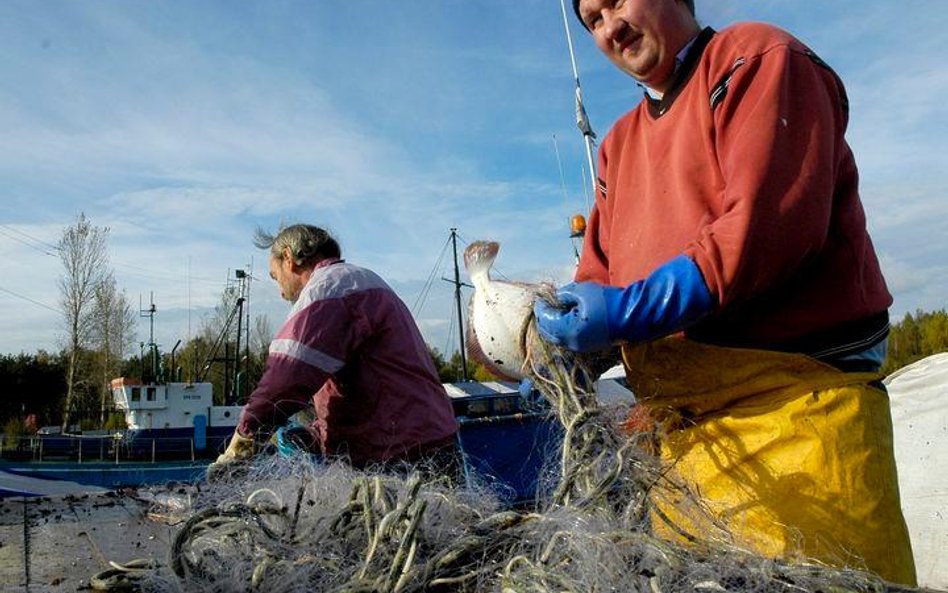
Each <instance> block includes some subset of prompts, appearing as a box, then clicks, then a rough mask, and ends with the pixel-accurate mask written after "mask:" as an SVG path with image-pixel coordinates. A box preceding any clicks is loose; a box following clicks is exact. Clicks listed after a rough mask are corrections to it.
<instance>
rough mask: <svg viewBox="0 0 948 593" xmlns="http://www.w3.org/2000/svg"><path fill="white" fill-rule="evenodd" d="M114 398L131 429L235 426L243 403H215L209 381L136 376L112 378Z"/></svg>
mask: <svg viewBox="0 0 948 593" xmlns="http://www.w3.org/2000/svg"><path fill="white" fill-rule="evenodd" d="M111 388H112V400H113V402H114V403H115V407H116V408H118V409H120V410H124V412H125V422H126V424H127V426H128V428H129V429H132V430H160V429H171V428H193V427H196V426H201V425H203V426H206V427H212V426H213V427H222V426H227V427H234V426H236V425H237V419H238V417H239V416H240V409H241V406H215V405H214V397H213V392H212V386H211V384H210V383H160V384H154V383H148V384H142V383H141V382H140V381H138V380H137V379H130V378H127V377H119V378H118V379H113V380H112V384H111Z"/></svg>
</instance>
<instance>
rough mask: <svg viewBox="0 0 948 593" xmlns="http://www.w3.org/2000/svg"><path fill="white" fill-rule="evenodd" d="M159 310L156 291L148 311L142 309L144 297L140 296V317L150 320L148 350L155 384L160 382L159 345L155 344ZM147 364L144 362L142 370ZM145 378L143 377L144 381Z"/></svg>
mask: <svg viewBox="0 0 948 593" xmlns="http://www.w3.org/2000/svg"><path fill="white" fill-rule="evenodd" d="M157 310H158V308H157V307H155V291H151V304H150V305H149V306H148V308H147V309H142V295H141V294H139V295H138V316H139V317H147V318H148V350H149V354H151V380H152V381H153V382H155V383H157V382H158V378H159V377H158V345H157V344H155V312H156V311H157ZM144 366H145V364H144V361H142V368H144ZM144 379H145V377H142V380H144Z"/></svg>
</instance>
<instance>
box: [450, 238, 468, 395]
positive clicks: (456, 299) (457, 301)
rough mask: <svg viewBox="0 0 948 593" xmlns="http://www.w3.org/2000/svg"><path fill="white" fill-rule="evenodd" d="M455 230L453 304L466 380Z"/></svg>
mask: <svg viewBox="0 0 948 593" xmlns="http://www.w3.org/2000/svg"><path fill="white" fill-rule="evenodd" d="M457 231H458V230H457V229H456V228H452V229H451V246H452V248H453V251H454V303H455V305H456V306H457V311H458V338H459V339H460V346H461V348H460V352H461V378H462V380H464V381H465V382H466V381H467V380H468V379H467V357H466V356H465V353H464V318H463V317H462V315H461V273H460V271H459V270H458V233H457Z"/></svg>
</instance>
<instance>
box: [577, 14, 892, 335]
mask: <svg viewBox="0 0 948 593" xmlns="http://www.w3.org/2000/svg"><path fill="white" fill-rule="evenodd" d="M847 121H848V101H847V97H846V93H845V89H844V88H843V85H842V83H841V81H840V80H839V78H838V77H837V76H836V74H835V73H834V72H833V71H832V70H830V69H829V67H828V66H826V64H824V63H823V62H822V61H821V60H820V59H819V58H818V57H816V56H815V55H814V54H813V52H811V51H810V50H809V49H808V48H806V47H805V46H804V45H803V44H802V43H800V42H799V41H798V40H796V39H794V38H793V37H791V36H790V35H789V34H787V33H785V32H784V31H781V30H780V29H777V28H775V27H772V26H769V25H763V24H741V25H735V26H732V27H729V28H727V29H725V30H723V31H721V32H720V33H715V32H714V31H713V30H711V29H705V30H704V31H703V32H702V33H701V34H700V35H699V37H698V39H697V40H696V42H695V43H694V45H693V47H692V48H691V50H690V51H689V54H688V56H687V57H686V58H685V60H684V62H683V64H682V65H681V67H680V68H679V70H678V72H677V73H676V81H675V82H674V83H673V85H672V88H671V89H670V90H669V92H668V93H666V94H665V96H664V97H663V99H662V100H661V101H655V100H651V99H648V98H647V99H646V100H644V101H643V102H642V103H641V104H639V105H638V106H637V107H636V108H635V109H633V110H632V111H630V112H629V113H627V114H626V115H624V116H623V117H622V118H621V119H620V120H619V121H618V122H617V123H616V124H615V126H614V127H613V128H612V130H611V131H610V132H609V134H608V136H607V137H606V138H605V140H604V141H603V143H602V147H601V149H600V155H599V176H600V180H599V187H598V188H597V195H596V204H595V206H594V208H593V211H592V213H591V215H590V220H589V227H588V230H587V235H586V240H585V245H584V249H583V255H582V258H581V262H580V266H579V269H578V271H577V273H576V279H577V280H591V281H596V282H600V283H603V284H609V285H614V286H626V285H628V284H630V283H632V282H635V281H637V280H640V279H642V278H644V277H645V276H647V275H648V274H649V273H651V272H652V271H653V270H654V269H655V268H657V267H658V266H660V265H661V264H663V263H665V262H667V261H668V260H670V259H672V258H674V257H675V256H677V255H680V254H685V255H687V256H688V257H690V258H691V259H692V260H694V262H695V263H696V264H697V266H698V268H699V269H700V270H701V273H702V275H703V276H704V279H705V282H706V283H707V286H708V288H709V290H710V292H711V295H712V296H713V298H714V300H715V301H716V302H717V303H718V305H719V306H718V309H717V311H716V312H715V314H713V315H712V316H710V317H707V318H705V320H703V321H702V322H700V323H699V324H697V325H695V326H693V327H691V328H688V329H687V330H686V332H685V333H686V335H687V336H688V337H691V338H693V339H696V340H699V341H704V342H709V343H716V344H722V345H730V346H738V347H756V348H775V349H782V350H793V351H801V352H806V353H809V354H819V353H825V352H828V351H831V350H832V351H839V352H844V351H846V350H847V349H848V350H859V349H862V348H865V347H866V346H869V345H871V344H873V343H877V342H878V341H879V340H881V339H882V338H883V337H884V336H885V334H886V331H887V328H888V314H887V309H888V306H889V305H890V304H891V302H892V297H891V296H890V295H889V292H888V290H887V289H886V285H885V281H884V279H883V277H882V273H881V270H880V268H879V263H878V260H877V258H876V255H875V251H874V250H873V247H872V243H871V241H870V239H869V235H868V233H867V232H866V220H865V214H864V212H863V208H862V204H861V202H860V199H859V192H858V174H857V171H856V164H855V160H854V158H853V154H852V151H851V150H850V148H849V145H848V144H847V143H846V140H845V138H844V133H845V130H846V125H847Z"/></svg>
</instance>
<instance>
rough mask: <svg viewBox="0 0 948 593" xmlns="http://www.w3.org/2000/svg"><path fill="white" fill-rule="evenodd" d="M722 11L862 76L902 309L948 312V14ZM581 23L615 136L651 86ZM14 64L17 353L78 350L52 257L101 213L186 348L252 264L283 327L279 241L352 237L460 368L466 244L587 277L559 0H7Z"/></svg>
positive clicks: (854, 96) (6, 98)
mask: <svg viewBox="0 0 948 593" xmlns="http://www.w3.org/2000/svg"><path fill="white" fill-rule="evenodd" d="M698 16H699V18H700V20H701V21H702V22H703V23H704V24H706V25H711V26H713V27H715V28H722V27H724V26H726V25H727V24H728V23H731V22H735V21H745V20H759V21H766V22H771V23H774V24H777V25H779V26H782V27H784V28H786V29H788V30H790V31H791V32H793V33H795V34H796V35H797V36H798V37H800V38H801V39H802V40H803V41H804V42H806V43H807V44H809V45H810V46H811V47H812V48H813V49H814V50H815V51H816V52H817V53H819V54H820V55H821V56H822V57H823V58H824V59H825V60H826V61H827V62H829V63H830V64H831V65H832V66H833V67H834V68H835V69H836V70H837V71H838V72H839V73H840V75H841V76H842V78H843V80H844V81H845V83H846V85H847V88H848V91H849V95H850V100H851V104H852V113H851V122H850V129H849V134H848V138H849V140H850V143H851V144H852V146H853V148H854V150H855V152H856V157H857V160H858V163H859V166H860V172H861V182H862V193H863V199H864V203H865V206H866V209H867V213H868V217H869V224H870V231H871V233H872V235H873V239H874V242H875V244H876V247H877V250H878V252H879V254H880V257H881V260H882V262H883V267H884V270H885V272H886V275H887V279H888V282H889V285H890V288H891V290H892V291H893V293H894V295H895V304H894V306H893V313H894V315H895V316H896V317H901V316H902V315H904V313H905V312H906V311H914V310H915V309H918V308H921V309H925V310H932V309H940V308H944V307H946V306H948V265H946V254H948V249H946V247H948V178H946V172H948V140H946V132H948V107H946V99H945V98H946V97H948V66H945V63H944V60H945V56H946V55H948V51H946V50H948V47H946V46H948V42H946V36H945V34H944V31H946V30H948V8H946V5H945V2H944V0H927V1H922V0H908V1H906V2H898V3H893V2H890V1H882V0H868V1H864V2H859V3H843V2H801V1H795V2H787V1H755V2H737V1H730V0H714V1H713V2H712V1H709V0H698ZM570 27H571V31H572V33H573V38H574V42H575V46H576V52H577V54H576V56H577V61H578V65H579V69H580V77H581V79H582V84H583V90H584V95H585V98H586V107H587V110H588V112H589V115H590V119H591V121H592V123H593V127H594V128H595V129H596V131H597V132H598V133H599V134H600V136H602V135H604V134H605V132H606V131H607V130H608V128H609V126H610V124H611V123H612V122H613V121H614V120H615V119H616V118H617V117H618V116H620V115H621V114H622V113H623V112H625V111H627V110H628V109H631V108H632V107H633V106H634V105H635V104H636V103H637V102H638V101H639V100H640V98H641V91H640V90H639V89H638V88H637V87H636V85H635V84H634V83H633V81H632V80H631V79H630V78H627V77H626V76H624V75H622V74H621V73H619V72H618V71H616V70H615V69H614V68H613V67H612V66H611V65H610V64H609V63H608V62H607V60H606V59H605V58H604V57H602V56H601V55H600V54H599V53H598V51H597V50H596V49H595V47H594V46H593V45H592V42H591V40H590V39H589V37H588V35H587V34H586V33H585V31H584V30H582V29H581V28H580V27H579V26H578V23H576V22H575V21H574V20H573V19H572V16H570ZM0 51H2V54H3V56H4V59H3V60H2V61H0V130H2V131H3V132H2V134H0V180H2V183H0V192H2V193H0V195H2V199H0V353H18V352H21V351H25V352H34V351H36V350H37V349H40V348H43V349H47V350H55V349H58V348H59V347H60V346H61V344H62V341H61V336H63V334H64V332H63V329H62V323H61V321H60V315H59V314H58V313H57V309H58V304H57V303H58V299H59V295H58V288H57V280H58V278H59V276H60V275H61V273H62V267H61V264H60V262H59V260H58V258H57V257H56V255H55V253H54V252H53V250H52V249H51V247H50V245H51V244H55V243H56V242H57V240H58V238H59V236H60V235H61V233H62V230H63V229H64V228H65V227H66V226H68V225H69V224H71V223H72V222H74V220H75V219H76V217H77V216H78V214H79V213H80V212H85V214H86V215H87V216H88V217H89V218H90V219H91V221H92V222H93V223H94V224H96V225H99V226H108V227H109V228H110V238H109V247H110V258H111V264H112V266H113V267H114V269H115V273H116V277H117V280H118V282H119V285H120V287H121V288H123V289H124V290H126V292H127V294H128V296H129V298H130V299H131V300H132V302H133V303H134V304H135V306H136V307H137V305H138V300H139V296H141V297H142V298H143V299H144V302H145V303H146V304H147V302H148V300H149V298H150V294H151V293H154V299H155V303H156V305H157V307H158V315H157V317H156V318H155V324H156V325H155V332H156V338H157V340H156V341H158V342H159V343H160V344H161V346H162V347H163V348H164V349H166V350H170V348H171V347H172V346H173V345H174V343H175V341H176V340H177V339H179V338H185V339H186V338H187V336H188V332H189V330H188V327H189V324H190V327H191V333H192V335H193V334H194V333H196V331H197V328H198V327H199V326H200V324H201V323H202V321H203V319H204V318H205V316H206V315H207V312H208V310H209V309H210V308H212V307H213V306H214V305H215V304H216V303H217V302H218V301H219V298H220V294H221V292H222V290H223V289H224V286H225V282H226V280H227V278H228V275H233V271H234V270H235V269H237V268H241V269H249V268H250V267H251V266H252V270H253V274H254V276H255V277H256V278H258V279H259V281H258V282H254V283H253V286H252V297H251V314H252V315H257V314H262V313H265V314H267V315H268V316H269V317H270V319H271V322H272V325H273V327H274V328H275V327H277V326H278V325H279V324H280V322H281V321H282V320H283V318H284V316H285V314H286V311H287V310H288V308H287V305H286V304H284V303H282V302H280V300H279V295H278V293H277V290H276V287H275V284H273V283H272V282H271V281H270V280H269V278H268V277H267V273H266V256H265V254H264V253H263V252H261V251H259V250H256V249H255V248H254V247H253V245H252V243H251V236H252V232H253V229H254V227H255V226H256V225H261V226H263V227H264V228H268V229H275V228H276V227H277V226H278V225H279V224H280V223H281V221H282V222H287V223H290V222H310V223H314V224H319V225H323V226H325V227H327V228H328V229H330V230H331V231H333V232H334V233H336V234H337V236H338V237H339V239H340V241H341V243H342V246H343V249H344V252H345V255H346V257H347V259H348V260H349V261H351V262H353V263H356V264H359V265H364V266H367V267H370V268H373V269H374V270H376V271H377V272H379V273H380V274H381V275H382V276H383V277H385V278H386V279H387V280H388V281H389V282H390V283H391V284H392V286H393V287H394V288H395V289H396V290H397V291H398V292H399V294H400V295H401V296H402V298H403V299H404V300H405V301H406V303H408V305H409V306H410V307H412V308H413V311H415V315H416V319H417V321H418V323H419V326H420V327H421V328H422V330H423V333H424V334H425V337H426V339H427V340H428V342H429V343H430V344H431V345H433V346H435V347H437V348H439V349H440V350H442V351H445V350H451V349H453V348H454V347H455V343H456V341H457V340H456V336H457V329H456V327H454V328H453V329H452V315H453V309H452V302H451V297H452V288H451V286H450V284H448V283H447V282H444V281H442V280H441V277H447V276H449V275H450V274H451V271H450V254H447V256H446V257H444V258H443V259H441V263H440V265H436V264H437V263H438V262H439V256H441V255H442V252H443V251H442V250H443V248H444V246H445V243H446V241H447V239H448V233H449V229H450V228H451V227H457V228H458V232H459V236H460V238H461V242H462V245H463V244H464V243H466V242H470V241H473V240H476V239H487V238H490V239H495V240H498V241H500V242H501V244H502V249H501V253H500V256H499V259H498V262H497V267H498V268H499V272H500V273H501V274H502V275H503V276H506V277H507V278H510V279H517V280H527V281H539V280H550V281H554V282H564V281H566V280H568V278H569V276H570V271H571V268H572V265H573V251H572V250H573V247H572V244H571V242H570V239H569V238H568V218H569V216H570V215H572V214H574V213H577V212H584V211H585V210H586V208H587V200H586V198H585V197H584V183H583V179H584V169H583V167H584V166H585V157H584V154H583V145H582V141H581V138H580V136H579V133H578V132H577V131H576V129H575V126H574V123H573V79H572V73H571V69H570V64H569V55H568V51H567V46H566V41H565V37H564V33H563V23H562V19H561V14H560V7H559V3H558V0H516V1H515V2H511V1H510V0H478V1H476V2H470V1H461V0H411V1H409V2H384V1H382V0H321V1H319V2H313V1H298V2H297V1H268V2H263V1H246V2H224V1H221V2H211V1H191V0H187V1H186V0H176V1H163V0H162V1H157V0H156V1H152V2H128V1H102V0H81V1H79V0H76V1H56V0H51V1H44V2H35V1H33V0H4V1H3V2H0ZM554 136H555V138H556V141H555V143H554V140H553V138H554ZM557 151H558V153H559V162H560V163H561V164H562V179H563V182H561V173H560V171H561V169H560V167H559V166H558V162H557ZM429 278H433V279H434V286H432V287H431V289H430V290H429V291H427V293H425V292H424V290H423V289H424V287H425V285H426V281H427V280H428V279H429ZM423 294H426V295H427V296H425V297H424V298H421V295H423ZM146 321H147V320H145V319H142V324H141V327H140V329H139V332H138V339H139V340H147V338H148V325H147V323H146ZM452 332H453V333H452Z"/></svg>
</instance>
